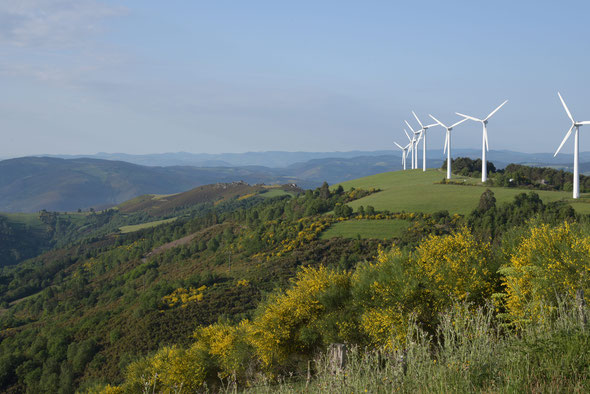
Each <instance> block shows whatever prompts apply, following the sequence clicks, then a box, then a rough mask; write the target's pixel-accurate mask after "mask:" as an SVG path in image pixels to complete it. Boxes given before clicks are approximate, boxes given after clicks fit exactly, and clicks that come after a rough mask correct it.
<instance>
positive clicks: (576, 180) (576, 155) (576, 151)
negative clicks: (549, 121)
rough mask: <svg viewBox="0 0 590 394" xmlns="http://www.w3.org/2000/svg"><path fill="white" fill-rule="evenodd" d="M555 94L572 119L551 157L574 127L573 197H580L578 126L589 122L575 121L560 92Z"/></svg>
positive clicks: (557, 151)
mask: <svg viewBox="0 0 590 394" xmlns="http://www.w3.org/2000/svg"><path fill="white" fill-rule="evenodd" d="M557 95H558V96H559V99H560V100H561V104H563V108H565V112H567V116H568V118H570V120H571V121H572V125H571V127H570V129H569V130H568V131H567V134H566V135H565V138H564V139H563V141H561V145H559V148H557V150H556V151H555V154H554V155H553V157H555V156H557V154H558V153H559V151H560V150H561V148H562V147H563V144H565V141H567V139H568V138H569V136H570V134H571V133H572V130H573V129H574V127H575V128H576V133H575V134H574V198H580V167H579V165H580V136H579V134H580V126H583V125H585V124H586V125H588V124H590V121H587V120H586V121H583V122H576V121H575V120H574V117H573V116H572V114H571V112H570V110H569V109H568V108H567V105H565V101H563V98H562V97H561V94H559V92H557Z"/></svg>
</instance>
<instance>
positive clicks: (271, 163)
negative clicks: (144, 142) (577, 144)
mask: <svg viewBox="0 0 590 394" xmlns="http://www.w3.org/2000/svg"><path fill="white" fill-rule="evenodd" d="M420 151H421V148H420ZM41 156H46V157H57V158H62V159H76V158H92V159H104V160H120V161H126V162H129V163H134V164H139V165H144V166H197V167H233V166H264V167H287V166H289V165H292V164H295V163H302V162H307V161H310V160H316V159H326V158H341V159H346V158H355V157H363V156H370V157H372V156H396V157H398V160H401V153H400V152H398V151H397V150H392V149H390V150H377V151H347V152H283V151H267V152H245V153H215V154H214V153H188V152H175V153H154V154H145V155H132V154H127V153H104V152H100V153H96V154H93V155H41ZM453 156H454V157H459V156H464V157H470V158H478V157H480V156H481V150H480V149H456V148H454V149H453ZM427 157H428V158H430V159H439V160H444V155H443V153H442V150H441V149H431V150H428V153H427ZM488 157H489V160H491V161H494V164H496V167H500V168H501V167H503V166H505V165H507V164H510V163H518V164H521V163H522V164H527V163H530V164H537V165H541V164H542V165H549V166H556V165H557V166H561V165H563V166H568V165H569V166H571V165H572V162H573V155H571V154H559V155H557V157H553V153H522V152H516V151H510V150H491V151H489V152H488ZM580 161H582V162H585V161H589V162H590V152H580ZM502 163H504V164H503V165H502Z"/></svg>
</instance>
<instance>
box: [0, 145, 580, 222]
mask: <svg viewBox="0 0 590 394" xmlns="http://www.w3.org/2000/svg"><path fill="white" fill-rule="evenodd" d="M458 151H460V150H458ZM266 153H268V152H266ZM275 153H276V152H275ZM336 153H338V152H336ZM336 153H335V154H336ZM375 153H379V152H375ZM468 153H473V152H472V151H468ZM492 153H494V154H495V155H496V156H498V157H499V158H501V159H508V158H510V157H514V158H516V159H526V158H528V159H530V160H541V159H545V156H546V155H538V157H537V156H534V155H526V154H520V155H517V154H515V153H514V152H504V151H497V152H490V156H494V154H492ZM343 154H346V155H352V154H359V153H358V152H344V153H343ZM268 155H270V153H268V154H265V153H264V152H262V153H260V154H258V155H254V154H253V155H252V156H251V157H250V156H247V155H246V156H244V157H242V156H240V155H237V154H236V157H241V158H242V159H244V160H245V161H243V162H248V161H247V160H246V159H247V158H248V157H250V158H252V160H254V162H256V160H258V159H260V160H262V159H263V158H265V157H267V156H268ZM279 156H280V155H278V153H277V154H276V155H270V156H268V157H270V158H278V157H279ZM287 156H288V157H289V158H290V159H288V160H291V159H294V158H305V157H314V155H307V156H306V155H304V154H303V153H301V154H293V155H287ZM315 156H320V157H321V155H320V154H318V155H315ZM150 157H151V156H150ZM428 157H429V158H430V159H429V160H428V163H427V165H428V167H434V168H437V167H440V165H441V163H442V160H441V158H442V155H441V152H440V151H431V152H429V156H428ZM256 158H258V159H256ZM255 159H256V160H255ZM560 159H561V158H560ZM240 160H241V159H240ZM277 160H278V159H277ZM285 160H287V159H285ZM156 162H157V161H156ZM262 162H264V160H262ZM515 162H517V161H515ZM285 163H290V162H288V161H286V162H285ZM285 163H283V164H285ZM209 164H213V162H209ZM495 164H496V167H498V168H501V167H503V166H506V165H507V164H508V162H502V161H500V162H495ZM153 165H154V164H153V163H151V165H150V166H143V165H136V164H130V163H127V162H123V161H111V160H99V159H88V158H76V159H67V160H66V159H58V158H48V157H24V158H19V159H11V160H4V161H0V212H1V211H3V212H38V211H40V210H42V209H46V210H49V211H76V210H78V209H82V210H87V209H89V208H91V207H92V208H95V209H97V208H104V207H110V206H113V205H116V204H119V203H121V202H123V201H126V200H129V199H132V198H135V197H138V196H141V195H145V194H155V195H161V194H164V195H167V194H176V193H180V192H183V191H186V190H189V189H192V188H194V187H196V186H201V185H207V184H212V183H218V182H221V183H231V182H239V181H244V182H246V183H250V184H259V183H265V184H287V183H296V184H297V185H299V186H300V187H302V188H312V187H317V186H319V185H321V184H322V182H324V181H327V182H328V183H330V184H334V183H338V182H344V181H348V180H352V179H358V178H362V177H366V176H369V175H374V174H380V173H383V172H386V171H395V170H399V169H401V159H400V156H399V153H398V152H395V151H394V152H392V153H391V154H389V155H383V154H382V155H377V154H373V155H366V156H355V157H346V158H342V157H322V158H318V159H311V160H307V161H302V162H296V163H290V164H289V165H287V166H283V167H272V168H271V167H262V166H239V167H236V166H233V167H232V166H226V165H225V164H224V165H222V166H216V167H189V166H170V167H157V166H153ZM535 165H540V164H539V163H537V164H535ZM551 165H552V166H554V167H560V166H562V165H559V164H555V163H551ZM582 168H586V167H585V164H584V163H582Z"/></svg>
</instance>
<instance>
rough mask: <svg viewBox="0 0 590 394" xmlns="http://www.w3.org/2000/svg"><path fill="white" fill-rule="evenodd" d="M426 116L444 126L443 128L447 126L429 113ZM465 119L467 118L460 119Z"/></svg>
mask: <svg viewBox="0 0 590 394" xmlns="http://www.w3.org/2000/svg"><path fill="white" fill-rule="evenodd" d="M428 116H430V117H431V118H432V120H434V121H435V122H436V123H438V124H439V125H441V126H442V127H444V128H445V129H446V128H447V126H445V125H444V124H443V122H441V121H440V120H438V119H436V118H435V117H434V116H432V115H430V114H428ZM465 120H467V119H463V120H462V122H463V121H465Z"/></svg>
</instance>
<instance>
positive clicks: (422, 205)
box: [340, 169, 590, 214]
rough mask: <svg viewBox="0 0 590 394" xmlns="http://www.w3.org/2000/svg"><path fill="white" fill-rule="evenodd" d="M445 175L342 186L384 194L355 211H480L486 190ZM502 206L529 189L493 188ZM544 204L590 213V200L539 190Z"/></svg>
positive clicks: (417, 174)
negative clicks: (448, 181)
mask: <svg viewBox="0 0 590 394" xmlns="http://www.w3.org/2000/svg"><path fill="white" fill-rule="evenodd" d="M444 176H445V174H444V173H443V172H442V171H440V170H437V169H430V170H428V171H426V172H423V171H422V170H407V171H395V172H385V173H382V174H377V175H372V176H368V177H365V178H360V179H355V180H352V181H347V182H342V183H340V184H341V185H342V186H343V187H344V189H348V188H351V187H354V188H362V189H369V188H379V189H381V191H380V192H378V193H375V194H372V195H370V196H367V197H364V198H361V199H358V200H355V201H353V202H351V203H350V204H349V205H350V206H351V207H352V208H353V209H357V208H358V207H359V206H361V205H363V206H365V207H366V206H367V205H371V206H373V207H375V209H377V210H384V209H387V210H389V211H392V212H398V211H407V212H426V213H432V212H436V211H440V210H447V211H449V212H450V213H460V214H468V213H469V212H471V211H472V210H473V209H474V208H476V207H477V204H478V202H479V197H480V196H481V194H482V192H483V191H484V190H485V188H486V187H484V186H482V185H478V184H477V180H475V179H473V178H465V177H454V178H453V180H454V181H458V180H464V181H465V183H466V185H465V186H463V185H453V184H441V183H440V182H441V180H442V179H443V178H444ZM490 189H491V190H492V191H493V192H494V194H495V197H496V200H497V201H498V203H502V202H508V201H512V199H513V198H514V196H515V195H517V194H519V193H523V192H526V191H527V190H526V189H524V190H523V189H517V188H505V187H490ZM535 193H537V194H539V196H540V197H541V199H542V200H543V202H545V203H548V202H551V201H558V200H565V201H567V202H569V203H570V204H571V205H572V207H574V209H575V210H576V211H577V212H579V213H590V196H587V195H586V196H584V195H583V196H582V198H581V199H580V200H579V201H575V202H574V201H573V200H572V199H571V193H570V192H557V191H542V190H535Z"/></svg>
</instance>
